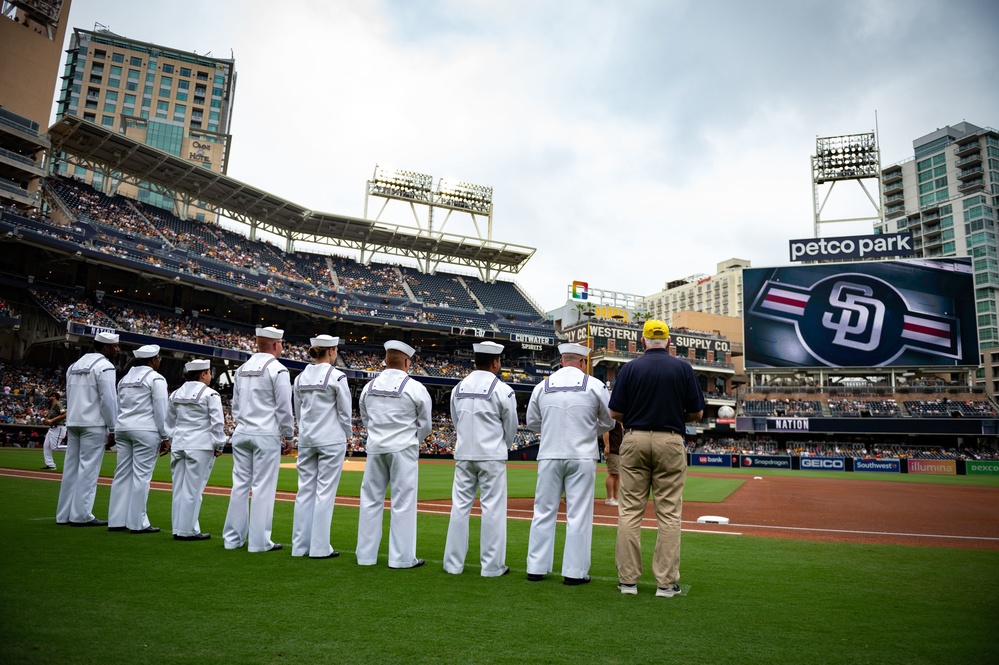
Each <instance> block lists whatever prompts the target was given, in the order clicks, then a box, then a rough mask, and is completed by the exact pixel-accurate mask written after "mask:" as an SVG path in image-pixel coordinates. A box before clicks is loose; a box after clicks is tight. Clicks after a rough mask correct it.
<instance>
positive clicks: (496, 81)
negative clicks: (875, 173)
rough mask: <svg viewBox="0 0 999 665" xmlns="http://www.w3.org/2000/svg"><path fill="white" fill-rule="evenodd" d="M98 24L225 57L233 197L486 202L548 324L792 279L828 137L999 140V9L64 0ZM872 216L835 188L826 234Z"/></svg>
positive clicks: (349, 211) (626, 0) (894, 150)
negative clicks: (629, 299)
mask: <svg viewBox="0 0 999 665" xmlns="http://www.w3.org/2000/svg"><path fill="white" fill-rule="evenodd" d="M95 22H99V23H102V24H104V25H106V26H107V27H108V28H110V29H111V30H112V31H113V32H115V33H117V34H120V35H124V36H126V37H129V38H133V39H139V40H143V41H147V42H153V43H157V44H162V45H165V46H170V47H173V48H177V49H182V50H192V51H196V52H197V53H200V54H204V53H206V52H209V51H210V52H211V53H212V54H213V55H214V56H216V57H229V56H230V53H232V54H233V55H234V57H235V60H236V71H237V75H238V79H237V85H236V91H235V103H234V113H233V122H232V127H231V132H232V135H233V144H232V152H231V158H230V163H229V175H231V176H232V177H234V178H237V179H239V180H242V181H244V182H247V183H250V184H252V185H254V186H257V187H260V188H263V189H265V190H268V191H271V192H273V193H275V194H277V195H279V196H282V197H284V198H287V199H290V200H292V201H295V202H297V203H301V204H303V205H306V206H308V207H310V208H312V209H315V210H321V211H324V212H332V213H338V214H345V215H354V216H361V215H362V213H363V210H364V189H365V182H366V181H367V180H368V179H369V178H370V177H371V175H372V172H373V170H374V166H375V164H376V163H378V164H381V165H383V166H391V167H396V168H405V169H411V170H414V171H419V172H422V173H427V174H430V175H433V176H434V177H435V178H438V177H441V176H444V177H453V178H458V179H461V180H466V181H468V182H472V183H476V184H483V185H490V186H492V187H493V189H494V195H493V196H494V215H493V217H494V223H493V237H494V239H496V240H500V241H507V242H512V243H516V244H521V245H527V246H531V247H536V248H537V253H536V254H535V256H534V258H533V259H532V260H531V261H530V263H529V264H528V266H527V268H526V269H524V270H523V271H522V272H521V273H520V274H518V275H516V276H514V277H513V279H515V280H516V281H517V282H518V283H520V284H521V285H522V286H523V287H524V288H525V289H526V290H527V291H528V292H529V293H530V294H531V295H532V296H533V297H534V298H535V299H536V300H537V301H538V302H539V303H540V304H541V306H542V307H544V308H546V309H551V308H554V307H556V306H558V305H560V304H561V303H562V302H564V298H565V292H566V286H567V285H568V284H569V283H570V282H572V281H573V280H582V281H586V282H588V283H589V284H590V286H591V287H595V288H600V289H605V290H611V291H622V292H626V293H635V294H640V295H649V294H652V293H655V292H657V291H659V290H661V289H662V288H663V284H664V283H665V282H666V281H667V280H670V279H674V278H678V277H684V276H687V275H691V274H695V273H708V274H713V273H714V272H715V267H716V264H717V263H718V262H719V261H723V260H725V259H727V258H730V257H733V256H735V257H740V258H744V259H749V260H750V261H752V263H753V265H754V266H769V265H783V264H787V263H788V259H787V241H788V240H789V239H791V238H805V237H809V236H811V235H812V228H813V209H814V206H813V199H812V185H811V172H810V162H809V158H810V156H811V155H812V154H814V152H815V138H816V137H817V136H837V135H841V134H857V133H863V132H867V131H871V130H873V129H875V111H877V125H878V127H877V128H878V130H879V139H880V146H881V152H882V163H883V164H884V165H888V164H892V163H895V162H899V161H902V160H905V159H908V158H911V157H912V155H913V149H912V140H913V139H915V138H917V137H919V136H922V135H924V134H927V133H929V132H932V131H934V130H935V129H937V128H939V127H943V126H945V125H948V124H956V123H958V122H961V121H962V120H967V121H968V122H971V123H973V124H976V125H979V126H982V127H986V126H992V127H997V126H999V2H996V1H995V0H948V1H946V2H944V1H933V0H866V1H849V0H848V1H836V2H829V1H823V2H813V1H808V0H786V1H783V2H764V1H757V2H748V1H745V0H724V1H721V0H691V1H658V2H654V1H648V2H639V1H631V0H620V1H618V2H608V1H602V2H591V1H588V0H571V1H570V0H566V1H560V2H556V1H551V2H548V1H545V0H525V1H519V0H502V1H495V2H494V1H490V0H452V1H433V2H432V1H426V2H421V1H418V0H397V1H391V0H382V1H374V0H372V1H370V2H365V1H361V0H353V1H348V0H311V1H310V0H283V1H282V2H273V1H270V2H259V1H257V0H209V1H205V0H170V2H168V3H166V4H163V3H152V2H149V3H147V2H136V1H135V0H73V6H72V11H71V13H70V27H71V28H73V27H80V28H86V29H92V28H93V27H94V24H95ZM70 32H71V31H70ZM67 39H68V35H67ZM848 185H852V187H849V186H848ZM872 193H874V195H875V197H876V196H877V194H876V192H873V190H872ZM378 208H379V206H377V205H376V206H373V207H372V208H370V209H369V213H370V214H369V216H371V217H374V215H375V214H376V212H377V210H378ZM873 212H874V211H873V208H872V207H871V204H870V203H869V202H867V199H866V198H865V197H864V196H863V193H862V192H861V190H860V189H859V188H857V187H856V185H855V183H841V184H840V185H838V186H837V189H836V190H835V191H834V192H833V195H832V196H831V197H830V199H829V204H828V205H827V208H826V210H825V212H824V213H823V216H824V217H825V218H834V217H847V216H850V217H854V216H867V215H870V214H873ZM382 219H383V220H384V221H390V222H397V223H412V219H413V218H412V213H411V212H410V211H409V209H408V208H406V207H404V206H403V205H402V204H400V203H395V204H393V205H389V206H388V208H387V209H386V211H385V214H383V216H382ZM444 230H445V231H448V232H453V233H459V234H465V235H475V233H474V229H473V227H472V225H471V222H470V221H469V218H468V217H467V216H452V218H451V220H450V221H449V222H448V224H447V227H446V228H445V229H444ZM870 230H871V225H870V224H869V223H866V224H863V225H861V226H860V227H859V228H857V226H856V225H834V226H829V227H828V228H824V230H823V235H847V234H852V233H869V232H870Z"/></svg>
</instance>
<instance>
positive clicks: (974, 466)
mask: <svg viewBox="0 0 999 665" xmlns="http://www.w3.org/2000/svg"><path fill="white" fill-rule="evenodd" d="M964 468H965V470H966V473H967V474H968V475H969V476H972V475H974V476H982V475H987V476H999V461H995V460H968V461H967V462H965V464H964Z"/></svg>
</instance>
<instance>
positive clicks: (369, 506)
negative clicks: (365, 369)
mask: <svg viewBox="0 0 999 665" xmlns="http://www.w3.org/2000/svg"><path fill="white" fill-rule="evenodd" d="M414 353H416V349H414V348H413V347H411V346H410V345H408V344H406V343H404V342H400V341H397V340H390V341H388V342H385V369H384V370H383V371H382V373H381V374H379V375H378V376H376V377H375V378H374V379H372V380H371V381H370V382H368V384H367V385H365V386H364V389H363V390H362V391H361V396H360V398H359V399H358V404H359V407H360V412H361V422H362V424H363V425H364V426H365V427H366V428H367V430H368V442H367V445H366V450H367V455H368V457H367V460H366V461H365V464H364V477H363V478H362V480H361V506H360V514H359V516H358V522H357V563H358V565H361V566H373V565H375V564H376V563H378V546H379V545H380V544H381V540H382V512H383V510H384V507H385V491H386V489H388V488H389V487H390V486H391V489H392V518H391V520H390V522H389V524H390V526H389V554H388V565H389V568H418V567H420V566H422V565H424V564H425V563H426V561H424V560H423V559H417V558H416V495H417V485H418V481H419V471H420V466H419V458H420V442H421V441H423V439H425V438H426V437H427V435H428V434H430V427H431V421H430V407H431V401H430V393H428V392H427V389H426V388H424V387H423V384H421V383H419V382H418V381H414V380H412V379H411V378H410V376H409V369H410V367H411V366H412V363H413V354H414Z"/></svg>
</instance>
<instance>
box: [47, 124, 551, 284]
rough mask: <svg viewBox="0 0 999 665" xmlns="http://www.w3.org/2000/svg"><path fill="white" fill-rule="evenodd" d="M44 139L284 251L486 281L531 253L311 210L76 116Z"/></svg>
mask: <svg viewBox="0 0 999 665" xmlns="http://www.w3.org/2000/svg"><path fill="white" fill-rule="evenodd" d="M49 136H50V138H51V141H52V151H53V154H55V153H57V152H60V151H61V152H64V153H68V154H69V155H72V156H73V157H74V158H76V159H77V160H78V161H80V162H81V164H82V165H83V166H87V167H88V168H91V169H93V170H96V171H100V172H104V173H109V172H110V173H115V174H116V177H119V178H120V179H121V180H123V181H126V182H130V183H133V184H139V183H143V182H145V183H148V184H150V185H152V186H155V187H157V188H161V189H163V190H166V191H169V192H176V193H177V194H179V195H180V196H181V197H182V198H183V199H184V200H185V201H186V202H188V203H194V202H195V201H200V202H202V204H203V205H204V207H206V208H207V209H209V210H211V211H212V212H215V213H218V214H221V215H223V216H226V217H230V218H232V219H236V220H238V221H240V222H244V223H246V224H249V225H250V230H251V238H254V237H255V235H256V232H257V231H258V230H260V231H265V232H267V233H272V234H274V235H277V236H279V237H282V238H284V239H285V242H286V250H287V251H292V250H293V243H294V241H301V242H309V243H316V244H321V245H331V246H335V247H345V248H349V249H356V250H359V251H360V252H361V261H362V262H364V261H365V260H366V259H365V257H366V256H370V254H371V253H382V254H389V255H394V256H403V257H407V258H411V259H415V260H416V261H417V262H418V263H419V264H420V267H421V269H423V270H425V271H427V272H431V271H432V270H433V269H435V268H436V266H437V264H439V263H447V264H454V265H463V266H469V267H473V268H477V269H479V270H481V271H483V272H484V274H485V275H486V279H490V276H491V275H492V276H494V275H495V273H496V272H509V273H517V272H520V270H521V269H523V268H524V266H525V265H526V264H527V262H528V260H530V258H531V257H532V256H534V253H535V251H536V250H535V248H533V247H527V246H524V245H517V244H513V243H508V242H498V241H494V240H485V239H481V238H475V237H471V236H463V235H457V234H451V233H443V232H437V231H426V230H423V229H417V228H414V227H411V226H402V225H396V224H387V223H384V222H376V221H371V220H367V219H361V218H358V217H349V216H347V215H337V214H333V213H327V212H319V211H315V210H311V209H309V208H307V207H306V206H303V205H301V204H298V203H294V202H292V201H288V200H286V199H283V198H281V197H279V196H276V195H274V194H271V193H269V192H265V191H264V190H262V189H258V188H256V187H253V186H252V185H248V184H246V183H244V182H240V181H239V180H236V179H235V178H230V177H229V176H227V175H224V174H221V173H215V172H213V171H211V170H209V169H207V168H204V167H203V166H200V165H199V164H197V163H195V162H189V161H187V160H185V159H182V158H180V157H177V156H175V155H172V154H170V153H167V152H164V151H162V150H158V149H157V148H154V147H152V146H148V145H146V144H144V143H141V142H139V141H136V140H134V139H131V138H129V137H127V136H125V135H124V134H120V133H118V132H116V131H113V130H111V129H108V128H106V127H103V126H101V125H97V124H94V123H92V122H88V121H86V120H83V119H82V118H78V117H75V116H65V117H63V118H62V119H60V120H59V121H58V122H57V123H55V124H54V125H52V127H50V128H49Z"/></svg>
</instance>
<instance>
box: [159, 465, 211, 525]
mask: <svg viewBox="0 0 999 665" xmlns="http://www.w3.org/2000/svg"><path fill="white" fill-rule="evenodd" d="M214 466H215V451H214V450H174V451H173V452H171V453H170V475H171V477H172V478H173V502H172V504H171V507H170V525H171V527H172V529H173V535H175V536H196V535H198V534H199V533H201V525H200V524H199V523H198V515H199V514H200V513H201V494H202V492H204V491H205V486H206V485H208V477H209V476H211V475H212V468H213V467H214Z"/></svg>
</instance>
